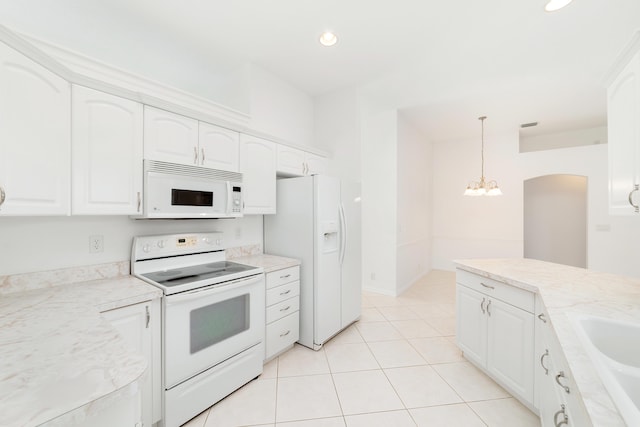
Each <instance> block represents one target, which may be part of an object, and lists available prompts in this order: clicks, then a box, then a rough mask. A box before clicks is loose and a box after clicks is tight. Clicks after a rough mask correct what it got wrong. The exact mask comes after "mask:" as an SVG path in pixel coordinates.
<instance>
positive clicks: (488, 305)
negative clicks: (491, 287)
mask: <svg viewBox="0 0 640 427" xmlns="http://www.w3.org/2000/svg"><path fill="white" fill-rule="evenodd" d="M489 307H491V300H489V302H488V303H487V314H488V315H489V316H491V312H490V311H489Z"/></svg>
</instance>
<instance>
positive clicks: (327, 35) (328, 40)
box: [320, 31, 338, 46]
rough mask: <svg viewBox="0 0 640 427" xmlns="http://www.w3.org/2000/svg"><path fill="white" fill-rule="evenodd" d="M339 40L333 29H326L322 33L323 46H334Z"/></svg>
mask: <svg viewBox="0 0 640 427" xmlns="http://www.w3.org/2000/svg"><path fill="white" fill-rule="evenodd" d="M337 42H338V37H337V36H336V35H335V34H333V33H332V32H331V31H325V32H324V33H322V35H320V44H322V45H323V46H333V45H334V44H336V43H337Z"/></svg>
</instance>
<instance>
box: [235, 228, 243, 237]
mask: <svg viewBox="0 0 640 427" xmlns="http://www.w3.org/2000/svg"><path fill="white" fill-rule="evenodd" d="M241 238H242V228H241V227H236V240H240V239H241Z"/></svg>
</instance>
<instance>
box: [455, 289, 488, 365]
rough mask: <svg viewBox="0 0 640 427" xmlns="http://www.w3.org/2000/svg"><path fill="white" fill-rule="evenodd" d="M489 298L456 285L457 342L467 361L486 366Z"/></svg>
mask: <svg viewBox="0 0 640 427" xmlns="http://www.w3.org/2000/svg"><path fill="white" fill-rule="evenodd" d="M487 301H488V298H487V297H486V296H485V295H482V294H481V293H479V292H476V291H474V290H471V289H469V288H467V287H465V286H462V285H460V284H457V285H456V305H457V308H456V316H457V319H456V320H457V324H456V341H457V343H458V347H460V349H461V350H462V351H463V352H464V355H465V357H466V358H467V359H469V360H473V361H474V362H475V363H477V364H478V365H480V366H484V365H485V363H486V358H487V319H486V316H485V314H484V313H485V309H484V307H485V305H486V304H487Z"/></svg>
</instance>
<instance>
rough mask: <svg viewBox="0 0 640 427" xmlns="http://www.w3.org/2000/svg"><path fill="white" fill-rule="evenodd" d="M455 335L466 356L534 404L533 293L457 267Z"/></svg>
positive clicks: (528, 404)
mask: <svg viewBox="0 0 640 427" xmlns="http://www.w3.org/2000/svg"><path fill="white" fill-rule="evenodd" d="M456 282H457V283H456V300H457V310H456V313H457V336H456V341H457V344H458V346H459V347H460V349H461V350H462V351H463V352H464V356H465V357H466V358H467V359H468V360H469V361H471V362H473V363H474V364H475V365H476V366H478V367H479V368H480V369H482V370H484V371H485V372H486V373H487V374H488V375H489V376H491V377H492V378H493V379H494V380H496V381H497V382H498V383H500V384H501V385H502V386H503V387H505V388H506V389H507V390H509V391H510V392H511V393H512V394H513V395H514V396H515V397H517V398H518V399H519V400H520V401H522V402H523V403H524V404H526V405H527V406H529V407H530V408H533V406H534V368H533V355H534V321H533V310H534V295H533V294H532V293H531V292H528V291H525V290H521V289H516V288H513V287H510V286H509V285H506V284H504V283H501V282H497V281H494V280H490V279H486V278H484V277H481V276H478V275H475V274H472V273H468V272H466V271H461V270H458V271H457V274H456Z"/></svg>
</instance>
